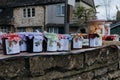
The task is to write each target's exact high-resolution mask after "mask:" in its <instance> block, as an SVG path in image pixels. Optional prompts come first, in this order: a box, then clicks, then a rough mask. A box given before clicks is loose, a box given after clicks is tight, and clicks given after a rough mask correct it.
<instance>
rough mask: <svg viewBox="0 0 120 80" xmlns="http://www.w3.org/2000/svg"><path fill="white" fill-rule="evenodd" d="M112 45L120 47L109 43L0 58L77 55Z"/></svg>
mask: <svg viewBox="0 0 120 80" xmlns="http://www.w3.org/2000/svg"><path fill="white" fill-rule="evenodd" d="M110 46H114V47H116V48H118V49H120V46H117V45H107V46H101V47H95V48H84V49H79V50H71V51H69V52H41V53H27V52H22V53H19V54H16V55H4V54H0V60H9V59H14V58H29V57H34V56H60V55H72V54H76V55H77V54H80V53H83V52H88V51H93V50H96V49H102V48H105V47H110Z"/></svg>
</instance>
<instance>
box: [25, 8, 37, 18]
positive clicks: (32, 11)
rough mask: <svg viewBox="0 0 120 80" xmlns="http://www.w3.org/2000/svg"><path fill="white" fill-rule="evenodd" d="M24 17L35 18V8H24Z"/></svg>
mask: <svg viewBox="0 0 120 80" xmlns="http://www.w3.org/2000/svg"><path fill="white" fill-rule="evenodd" d="M23 17H24V18H29V17H35V8H24V9H23Z"/></svg>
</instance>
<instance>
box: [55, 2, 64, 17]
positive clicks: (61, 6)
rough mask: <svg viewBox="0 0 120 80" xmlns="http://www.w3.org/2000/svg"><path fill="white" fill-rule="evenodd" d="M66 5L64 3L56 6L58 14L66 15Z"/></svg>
mask: <svg viewBox="0 0 120 80" xmlns="http://www.w3.org/2000/svg"><path fill="white" fill-rule="evenodd" d="M64 10H65V6H64V5H63V4H61V5H60V4H59V5H57V6H56V16H64Z"/></svg>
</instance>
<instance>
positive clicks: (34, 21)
mask: <svg viewBox="0 0 120 80" xmlns="http://www.w3.org/2000/svg"><path fill="white" fill-rule="evenodd" d="M24 8H35V17H31V18H24V17H23V9H24ZM13 16H14V26H15V27H16V28H18V27H31V28H32V27H34V26H37V27H38V26H39V27H42V26H43V25H44V8H43V7H42V6H29V7H20V8H15V9H14V10H13Z"/></svg>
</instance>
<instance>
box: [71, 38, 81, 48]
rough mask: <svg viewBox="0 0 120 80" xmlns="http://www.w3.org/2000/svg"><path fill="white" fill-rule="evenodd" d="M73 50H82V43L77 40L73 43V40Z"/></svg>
mask: <svg viewBox="0 0 120 80" xmlns="http://www.w3.org/2000/svg"><path fill="white" fill-rule="evenodd" d="M73 48H82V41H81V40H79V39H78V40H77V41H75V39H73Z"/></svg>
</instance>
